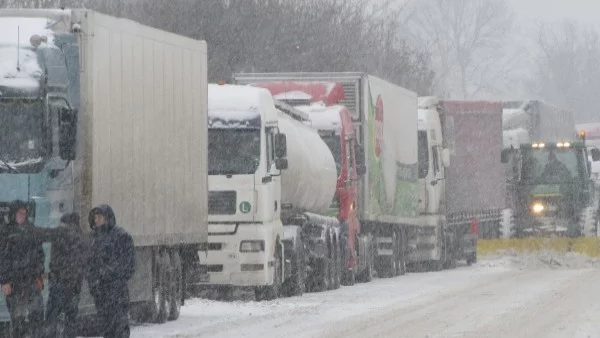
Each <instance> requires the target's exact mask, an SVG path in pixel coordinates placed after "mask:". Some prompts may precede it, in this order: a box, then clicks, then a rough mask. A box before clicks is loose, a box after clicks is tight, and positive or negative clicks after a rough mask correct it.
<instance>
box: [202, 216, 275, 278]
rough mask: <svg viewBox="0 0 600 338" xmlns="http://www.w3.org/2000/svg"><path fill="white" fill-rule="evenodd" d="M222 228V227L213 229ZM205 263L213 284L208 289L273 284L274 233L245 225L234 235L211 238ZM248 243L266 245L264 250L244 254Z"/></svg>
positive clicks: (260, 226)
mask: <svg viewBox="0 0 600 338" xmlns="http://www.w3.org/2000/svg"><path fill="white" fill-rule="evenodd" d="M211 226H213V227H214V228H218V225H211ZM208 241H209V249H208V253H207V256H206V259H205V260H204V262H205V265H206V268H207V270H208V273H209V275H210V281H209V282H208V283H203V284H206V285H231V286H263V285H270V284H272V283H273V274H274V263H275V262H274V260H273V256H274V255H273V254H272V252H273V243H274V241H275V240H274V238H273V231H272V228H269V227H265V226H264V225H263V224H243V225H239V226H238V227H237V231H236V232H235V233H234V234H231V235H229V234H227V235H221V234H219V235H210V234H209V236H208ZM244 241H263V242H264V246H263V250H259V251H254V252H242V251H241V243H242V242H244Z"/></svg>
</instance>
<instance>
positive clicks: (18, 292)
mask: <svg viewBox="0 0 600 338" xmlns="http://www.w3.org/2000/svg"><path fill="white" fill-rule="evenodd" d="M12 288H13V292H12V293H11V294H10V295H9V296H7V297H6V306H7V307H8V311H9V312H10V321H11V334H12V337H13V338H17V337H25V336H26V335H29V336H30V337H36V338H37V337H40V336H41V334H42V325H43V323H44V298H43V297H42V293H41V291H40V289H39V287H38V286H37V284H36V283H35V281H32V282H23V283H13V284H12Z"/></svg>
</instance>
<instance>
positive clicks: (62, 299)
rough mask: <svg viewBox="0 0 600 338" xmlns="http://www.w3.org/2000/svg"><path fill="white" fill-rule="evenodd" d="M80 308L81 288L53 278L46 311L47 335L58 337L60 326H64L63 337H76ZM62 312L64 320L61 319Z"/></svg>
mask: <svg viewBox="0 0 600 338" xmlns="http://www.w3.org/2000/svg"><path fill="white" fill-rule="evenodd" d="M78 310H79V290H77V289H76V288H74V287H73V286H69V285H68V284H67V283H65V282H61V281H52V280H51V281H50V295H49V297H48V309H47V312H46V322H47V323H48V324H47V327H46V330H47V332H46V334H47V336H48V337H57V336H58V335H59V331H60V328H62V329H63V330H64V335H63V337H75V336H76V334H77V322H76V319H77V311H78ZM62 314H64V320H61V319H60V317H61V315H62ZM61 322H62V325H61Z"/></svg>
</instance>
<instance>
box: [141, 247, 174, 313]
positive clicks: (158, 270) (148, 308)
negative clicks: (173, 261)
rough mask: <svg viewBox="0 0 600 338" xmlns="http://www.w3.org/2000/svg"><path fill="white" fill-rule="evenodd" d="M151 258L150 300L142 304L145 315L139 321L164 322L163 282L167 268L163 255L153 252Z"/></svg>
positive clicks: (165, 310) (164, 281) (165, 278)
mask: <svg viewBox="0 0 600 338" xmlns="http://www.w3.org/2000/svg"><path fill="white" fill-rule="evenodd" d="M153 256H154V257H153V259H152V262H153V263H152V265H153V271H152V301H149V302H146V304H145V305H144V306H143V308H144V310H145V311H144V312H145V315H144V316H141V318H140V319H141V320H140V321H141V322H147V323H159V324H160V323H164V322H166V321H167V311H168V310H167V300H166V299H165V294H166V293H165V287H164V285H165V283H166V282H167V269H166V268H165V264H167V265H168V264H169V263H170V262H169V263H167V262H168V260H165V255H164V254H161V253H158V252H155V253H154V255H153Z"/></svg>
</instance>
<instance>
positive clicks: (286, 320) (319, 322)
mask: <svg viewBox="0 0 600 338" xmlns="http://www.w3.org/2000/svg"><path fill="white" fill-rule="evenodd" d="M511 269H512V268H509V267H505V266H496V267H486V266H478V265H474V266H471V267H460V268H458V269H455V270H451V271H440V272H431V273H414V274H408V275H405V276H400V277H397V278H391V279H375V280H373V281H372V282H370V283H365V284H356V285H354V286H351V287H342V288H340V289H338V290H333V291H328V292H322V293H305V294H304V295H303V296H301V297H291V298H281V299H277V300H274V301H266V302H254V301H234V302H220V301H212V300H205V299H193V300H189V301H186V305H185V306H184V307H183V308H182V311H181V317H180V319H179V320H177V321H174V322H168V323H166V324H162V325H145V326H137V327H135V328H134V329H133V330H132V337H265V336H279V334H283V333H286V335H287V332H289V336H290V337H312V336H319V334H320V333H321V332H322V331H323V328H324V327H327V326H328V325H329V324H330V323H331V322H333V321H336V320H339V319H344V318H351V317H353V316H357V315H361V314H364V313H367V312H371V311H377V310H380V309H384V308H386V307H389V306H395V305H397V304H413V303H415V302H421V301H428V300H431V299H433V298H435V297H438V296H439V295H440V294H442V293H444V292H447V291H448V290H449V289H450V290H452V289H456V290H463V289H465V288H469V287H470V286H471V285H473V284H475V283H486V282H487V281H492V280H494V279H495V278H497V277H498V276H499V275H502V274H503V273H505V272H506V271H509V270H511Z"/></svg>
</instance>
